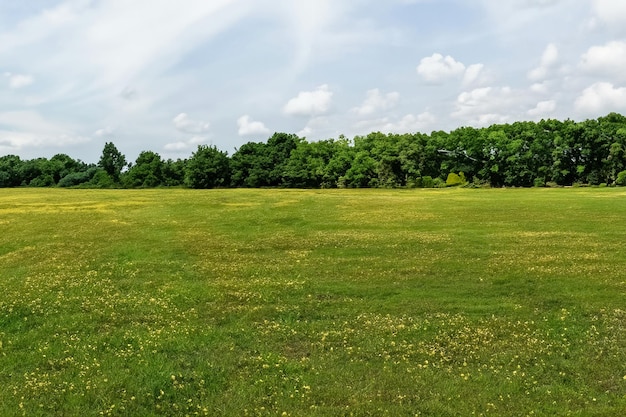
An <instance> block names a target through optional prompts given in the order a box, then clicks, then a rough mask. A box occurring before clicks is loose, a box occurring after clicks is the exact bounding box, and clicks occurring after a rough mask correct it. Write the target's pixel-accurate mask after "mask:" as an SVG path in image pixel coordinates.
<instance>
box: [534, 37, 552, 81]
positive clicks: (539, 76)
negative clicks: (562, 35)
mask: <svg viewBox="0 0 626 417" xmlns="http://www.w3.org/2000/svg"><path fill="white" fill-rule="evenodd" d="M558 62H559V49H558V48H557V46H556V45H555V44H553V43H550V44H548V46H546V49H545V50H544V51H543V54H542V55H541V62H540V64H539V66H538V67H537V68H535V69H533V70H532V71H530V72H529V73H528V78H529V79H530V80H532V81H542V80H545V79H546V78H547V77H548V75H549V74H550V71H551V70H552V69H554V68H555V67H556V65H557V64H558Z"/></svg>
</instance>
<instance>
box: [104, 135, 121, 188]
mask: <svg viewBox="0 0 626 417" xmlns="http://www.w3.org/2000/svg"><path fill="white" fill-rule="evenodd" d="M98 166H99V167H100V168H102V169H103V170H104V171H105V172H106V173H107V174H108V175H109V177H111V179H112V180H113V181H114V182H116V183H117V182H119V180H120V175H121V173H122V169H124V167H125V166H126V157H125V156H124V155H123V154H122V153H121V152H120V151H119V150H118V149H117V148H116V147H115V145H114V144H113V142H107V143H105V145H104V149H103V150H102V156H101V157H100V161H99V162H98Z"/></svg>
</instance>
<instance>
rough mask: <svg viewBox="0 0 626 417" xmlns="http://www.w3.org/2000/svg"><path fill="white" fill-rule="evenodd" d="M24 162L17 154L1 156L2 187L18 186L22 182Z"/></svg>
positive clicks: (0, 183)
mask: <svg viewBox="0 0 626 417" xmlns="http://www.w3.org/2000/svg"><path fill="white" fill-rule="evenodd" d="M22 164H23V162H22V160H21V159H20V157H19V156H17V155H5V156H2V157H0V187H17V186H19V185H20V184H21V183H22V176H21V167H22Z"/></svg>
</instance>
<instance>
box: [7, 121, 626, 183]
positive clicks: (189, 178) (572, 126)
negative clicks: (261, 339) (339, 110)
mask: <svg viewBox="0 0 626 417" xmlns="http://www.w3.org/2000/svg"><path fill="white" fill-rule="evenodd" d="M576 184H589V185H626V117H624V116H622V115H621V114H618V113H610V114H608V115H607V116H605V117H600V118H598V119H590V120H585V121H583V122H574V121H572V120H565V121H559V120H554V119H548V120H541V121H539V122H515V123H510V124H495V125H492V126H489V127H485V128H472V127H461V128H458V129H456V130H454V131H451V132H443V131H434V132H432V133H431V134H424V133H406V134H383V133H380V132H374V133H370V134H369V135H366V136H356V137H354V138H353V139H348V138H346V137H344V136H340V137H339V138H337V139H327V140H321V141H317V142H308V141H307V140H306V139H304V138H300V137H298V136H297V135H294V134H287V133H275V134H274V135H272V136H271V137H270V138H269V139H268V140H267V141H266V142H248V143H246V144H244V145H242V146H241V147H240V148H239V149H236V151H235V152H234V153H233V155H231V156H229V155H228V154H227V153H226V152H223V151H221V150H219V149H217V148H216V147H215V146H208V145H199V146H198V148H197V149H196V150H195V152H193V153H192V155H191V156H190V157H189V158H187V159H177V160H172V159H168V160H163V159H162V158H161V156H160V155H159V154H158V153H155V152H152V151H143V152H141V153H140V154H139V156H138V157H137V159H136V160H135V162H133V163H128V162H127V161H126V157H125V156H124V155H123V154H122V153H121V152H120V151H119V150H118V149H117V148H116V146H115V145H114V144H113V143H112V142H107V143H106V144H105V146H104V149H103V151H102V156H101V157H100V160H99V162H98V163H97V164H88V163H84V162H82V161H80V160H75V159H73V158H71V157H70V156H68V155H65V154H57V155H55V156H53V157H52V158H50V159H46V158H36V159H32V160H21V159H20V158H19V157H18V156H16V155H6V156H2V157H0V187H19V186H29V187H87V188H151V187H189V188H216V187H251V188H256V187H286V188H344V187H349V188H360V187H443V186H450V185H468V186H491V187H504V186H506V187H532V186H552V185H553V186H569V185H576Z"/></svg>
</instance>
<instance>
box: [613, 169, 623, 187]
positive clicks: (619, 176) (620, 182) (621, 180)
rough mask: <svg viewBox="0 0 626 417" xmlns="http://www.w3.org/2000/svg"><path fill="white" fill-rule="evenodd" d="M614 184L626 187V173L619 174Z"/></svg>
mask: <svg viewBox="0 0 626 417" xmlns="http://www.w3.org/2000/svg"><path fill="white" fill-rule="evenodd" d="M615 184H617V185H626V171H622V172H620V173H619V174H617V179H616V180H615Z"/></svg>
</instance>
